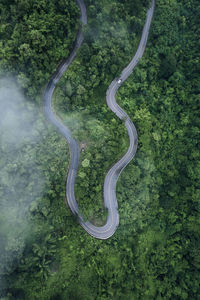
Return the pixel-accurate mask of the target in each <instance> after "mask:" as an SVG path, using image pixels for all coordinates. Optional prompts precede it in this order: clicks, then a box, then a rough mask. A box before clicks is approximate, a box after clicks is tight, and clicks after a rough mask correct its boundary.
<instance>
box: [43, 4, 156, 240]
mask: <svg viewBox="0 0 200 300" xmlns="http://www.w3.org/2000/svg"><path fill="white" fill-rule="evenodd" d="M76 3H77V5H78V6H79V8H80V11H81V22H82V24H83V25H85V24H87V12H86V7H85V4H84V1H83V0H76ZM154 7H155V0H152V3H151V7H150V8H149V9H148V11H147V16H146V21H145V25H144V27H143V31H142V36H141V40H140V43H139V46H138V49H137V51H136V54H135V56H134V57H133V59H132V60H131V62H130V63H129V64H128V66H127V67H126V68H125V69H124V70H123V71H122V73H121V75H120V77H119V78H116V79H114V80H113V81H112V83H111V84H110V86H109V88H108V90H107V92H106V101H107V105H108V106H109V108H110V109H111V110H112V111H113V112H114V113H115V114H116V115H117V117H118V118H120V119H121V120H123V121H124V123H125V126H126V129H127V132H128V135H129V142H130V145H129V148H128V151H127V152H126V154H125V155H124V156H123V157H122V158H121V159H120V160H119V161H118V162H117V163H116V164H115V165H114V166H113V167H112V168H111V169H110V170H109V171H108V173H107V175H106V178H105V181H104V206H105V207H106V208H107V210H108V217H107V222H106V224H105V225H104V226H100V227H97V226H94V225H93V224H92V223H91V222H89V221H86V222H85V221H84V219H83V216H81V215H80V214H79V209H78V203H77V202H76V199H75V194H74V185H75V179H76V174H77V170H78V165H79V156H80V151H79V146H78V143H77V141H76V140H75V139H74V138H73V137H72V136H71V132H70V130H69V129H68V128H67V127H66V126H64V125H63V124H62V123H61V122H60V121H59V120H58V119H57V118H56V116H55V115H54V113H53V111H52V95H53V92H54V89H55V86H56V84H57V82H58V81H59V79H60V78H61V76H62V75H63V73H64V72H65V71H66V70H67V68H68V67H69V65H70V64H71V63H72V61H73V59H74V57H75V56H76V53H77V49H78V48H80V46H81V44H82V42H83V34H82V28H81V29H79V31H78V34H77V37H76V41H75V44H74V48H73V50H72V51H71V54H70V56H69V57H68V58H67V59H66V60H64V61H63V62H62V63H61V64H60V65H59V66H58V68H57V70H56V72H55V73H54V74H53V75H52V77H51V79H50V81H49V83H48V84H47V86H46V88H45V91H44V95H43V104H44V114H45V116H46V118H47V119H48V120H49V121H50V122H51V123H52V124H53V125H55V126H56V127H57V128H58V130H59V131H60V132H61V134H62V135H63V136H64V137H65V138H66V139H67V141H68V143H69V146H70V152H71V159H70V164H69V171H68V176H67V183H66V196H67V201H68V204H69V207H70V209H71V211H72V213H73V214H74V215H76V216H77V218H78V221H79V223H80V225H81V226H82V227H83V228H84V229H85V230H86V231H87V232H88V233H89V234H90V235H91V236H93V237H95V238H98V239H108V238H109V237H111V236H112V235H113V234H114V233H115V231H116V229H117V226H118V225H119V214H118V203H117V198H116V183H117V180H118V177H119V175H120V173H121V172H122V170H123V169H124V168H125V167H126V166H127V164H128V163H129V162H130V161H131V160H132V159H133V157H134V155H135V153H136V150H137V140H138V139H137V131H136V128H135V126H134V124H133V123H132V121H131V119H130V118H129V116H128V114H127V113H126V112H124V111H123V110H122V108H121V107H120V106H119V105H118V104H117V102H116V100H115V94H116V92H117V90H118V88H119V87H120V85H121V84H122V83H123V82H124V81H125V80H126V79H127V78H128V77H129V75H130V74H131V73H132V72H133V70H134V68H135V67H136V65H137V64H138V62H139V59H140V58H141V57H142V56H143V53H144V50H145V48H146V43H147V39H148V35H149V29H150V26H151V22H152V18H153V13H154Z"/></svg>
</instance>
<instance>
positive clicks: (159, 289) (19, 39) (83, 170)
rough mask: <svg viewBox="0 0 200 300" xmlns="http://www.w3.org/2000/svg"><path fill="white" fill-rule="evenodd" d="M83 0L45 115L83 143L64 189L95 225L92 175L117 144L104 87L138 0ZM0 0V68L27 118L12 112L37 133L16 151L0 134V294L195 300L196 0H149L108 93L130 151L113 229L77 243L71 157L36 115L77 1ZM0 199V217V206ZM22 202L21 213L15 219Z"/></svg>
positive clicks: (140, 8)
mask: <svg viewBox="0 0 200 300" xmlns="http://www.w3.org/2000/svg"><path fill="white" fill-rule="evenodd" d="M95 2H96V3H95V4H94V1H92V0H88V1H87V6H88V7H87V9H88V25H87V26H85V28H84V35H85V40H84V43H83V45H82V47H81V49H80V51H79V52H78V55H77V57H76V59H75V60H74V62H73V64H72V65H71V66H70V67H69V69H68V71H67V72H66V73H65V74H64V76H63V78H62V79H61V80H60V82H59V84H58V87H57V89H56V91H55V94H54V110H55V111H56V113H57V115H58V116H59V117H60V118H61V119H62V120H63V122H64V123H65V124H67V126H69V128H70V129H71V130H72V132H73V135H74V137H76V138H77V139H78V141H79V142H80V145H81V146H82V149H83V151H82V152H81V161H80V168H79V171H78V177H77V180H76V189H75V194H76V198H77V199H78V201H79V205H80V209H81V211H82V212H83V214H84V216H85V218H86V219H89V220H93V221H94V223H95V224H103V222H104V221H105V217H106V211H104V209H103V201H102V193H103V181H104V178H105V175H106V173H107V171H108V169H109V168H110V167H111V166H112V164H113V163H114V162H115V161H116V160H118V159H119V158H120V157H121V156H122V155H123V153H125V152H126V149H127V146H128V136H127V133H126V130H125V127H124V125H123V123H122V122H121V121H120V120H119V119H118V118H117V117H115V115H114V114H113V113H112V112H111V111H110V110H109V109H108V108H107V105H106V101H105V94H106V90H107V87H108V86H109V84H110V82H111V81H112V79H113V78H114V77H116V76H118V75H119V74H120V71H121V70H122V69H123V68H124V67H125V66H126V65H127V64H128V62H129V60H130V59H131V57H132V56H133V54H134V51H135V50H136V48H137V43H138V40H139V38H140V34H141V30H142V27H143V24H144V20H145V15H146V10H147V7H148V5H149V3H150V2H149V1H130V0H121V1H120V0H119V1H117V0H112V1H108V0H99V1H95ZM0 7H1V9H2V18H1V22H2V23H1V42H0V43H1V47H0V58H1V62H0V74H1V77H5V76H8V75H9V76H12V77H13V78H14V79H13V80H14V81H16V82H17V83H18V84H19V85H20V87H21V92H22V93H23V94H24V95H25V96H26V99H27V100H26V101H25V103H26V104H25V105H24V106H25V107H23V110H24V111H25V112H26V110H27V111H33V115H34V119H31V118H28V119H26V118H25V116H26V113H24V114H23V116H24V118H25V121H26V123H27V122H29V121H30V124H31V125H32V126H33V129H34V132H37V135H38V136H40V139H38V140H37V142H34V143H32V141H31V139H28V137H26V138H25V140H22V142H21V146H20V147H19V144H18V143H16V145H12V148H8V146H6V144H5V140H4V139H3V138H2V139H1V142H0V149H1V153H2V155H1V159H0V170H1V171H0V178H1V182H2V183H3V184H2V186H1V189H0V299H2V300H8V299H9V300H10V299H30V300H31V299H34V300H35V299H42V300H43V299H44V300H46V299H52V300H54V299H63V300H66V299H81V300H82V299H83V300H89V299H91V300H93V299H99V300H102V299H107V300H108V299H127V300H129V299H133V300H135V299H138V300H139V299H148V300H149V299H152V300H153V299H158V300H159V299H198V295H199V294H200V288H199V282H200V239H199V232H200V221H199V220H200V202H199V201H200V200H199V196H200V193H199V186H200V182H199V179H200V173H199V170H200V167H199V122H200V121H199V120H200V118H199V100H200V95H199V87H200V83H199V71H200V70H199V63H198V62H199V48H200V40H199V33H200V32H199V28H200V26H199V20H200V15H199V11H200V5H199V1H198V0H191V1H187V0H182V1H179V0H174V1H168V2H167V3H166V1H165V0H157V1H156V10H155V16H154V19H153V22H152V27H151V32H150V36H149V40H148V43H147V48H146V51H145V54H144V57H143V58H142V60H141V61H140V63H139V65H138V66H137V68H136V69H135V70H134V72H133V74H132V75H131V76H130V77H129V79H128V80H127V82H125V83H124V84H123V85H122V87H121V88H120V89H119V92H118V94H117V99H118V102H119V104H120V106H122V107H123V108H124V110H126V111H127V112H128V114H129V116H130V117H131V119H132V121H133V122H134V124H135V126H136V128H137V131H138V137H139V146H138V151H137V153H136V156H135V159H134V160H133V161H132V162H131V163H130V164H129V165H128V166H127V168H126V169H125V170H124V171H123V172H122V174H121V176H120V179H119V182H118V185H117V198H118V203H119V213H120V225H119V227H118V229H117V231H116V233H115V235H114V236H113V237H112V238H110V239H109V240H105V241H101V240H97V239H94V238H92V237H90V236H89V235H88V234H87V233H86V232H85V231H84V230H83V229H82V228H81V227H80V225H79V224H78V223H77V221H76V219H75V217H74V216H73V215H72V214H71V212H70V210H69V208H68V207H66V199H65V181H66V172H67V166H68V162H69V156H70V153H69V150H68V146H67V143H66V142H65V140H64V139H63V138H62V136H60V134H59V133H57V132H56V130H55V129H54V128H53V127H52V126H51V125H50V124H48V122H47V121H46V120H45V119H44V117H43V114H42V96H41V95H42V90H43V88H44V85H45V84H46V83H47V81H48V79H49V77H50V75H51V73H52V72H53V71H54V70H55V68H56V65H57V64H58V63H59V62H60V61H61V60H62V58H63V57H66V56H67V55H68V54H69V52H70V49H71V48H72V45H73V41H74V40H75V36H76V32H77V30H78V27H79V11H78V8H77V6H76V4H75V2H74V1H72V0H68V1H67V0H59V1H50V2H49V1H48V0H44V1H40V0H38V1H36V0H32V1H21V0H19V1H14V0H10V1H1V4H0ZM1 84H2V85H3V83H2V82H1ZM0 88H1V86H0ZM34 103H35V104H36V103H37V105H38V106H39V110H37V113H36V112H35V109H34V108H33V104H34ZM27 115H28V114H27ZM33 120H35V122H33ZM1 129H2V132H1V136H3V127H2V128H1ZM22 158H23V159H22ZM13 162H14V164H13ZM30 170H33V172H30ZM37 174H39V176H40V177H39V178H42V180H41V184H42V189H41V190H39V193H35V189H36V186H37V185H38V175H37ZM24 178H26V180H27V181H23V180H25V179H24ZM22 179H23V180H22ZM20 182H27V185H25V184H24V185H23V184H22V186H21V190H24V192H26V195H30V199H31V200H30V201H27V199H25V197H23V196H21V194H19V193H18V194H16V193H17V190H18V189H19V187H20ZM37 191H38V189H37ZM15 195H16V199H19V201H17V203H15V202H14V200H15ZM22 195H23V194H22ZM27 197H28V196H26V198H27ZM6 205H7V206H6ZM13 206H14V209H13V210H12V214H10V218H9V220H11V219H12V222H11V221H10V223H9V222H8V220H5V214H4V213H5V212H6V207H7V211H11V208H12V207H13ZM21 207H25V208H26V207H27V209H25V210H24V211H25V214H24V215H20V214H19V213H18V215H17V216H16V217H15V218H14V217H13V215H15V210H16V211H17V212H19V211H21ZM8 217H9V214H8ZM15 219H16V220H15ZM16 222H17V223H16ZM23 222H26V223H25V224H28V225H27V227H26V228H28V230H26V228H25V227H24V225H23ZM5 224H6V225H5ZM16 224H17V226H16Z"/></svg>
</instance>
